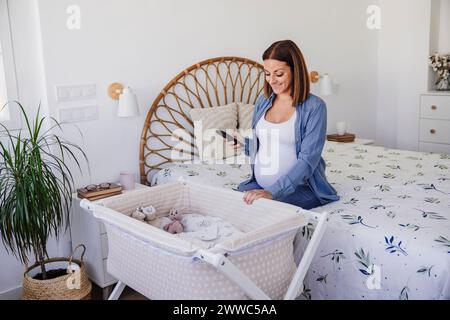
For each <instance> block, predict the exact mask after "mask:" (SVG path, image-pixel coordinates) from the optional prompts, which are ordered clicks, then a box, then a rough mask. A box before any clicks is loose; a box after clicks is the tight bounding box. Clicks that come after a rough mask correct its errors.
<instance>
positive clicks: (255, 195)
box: [243, 189, 273, 204]
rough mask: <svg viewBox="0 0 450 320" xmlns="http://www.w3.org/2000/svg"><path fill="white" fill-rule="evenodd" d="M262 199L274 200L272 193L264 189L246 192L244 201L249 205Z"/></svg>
mask: <svg viewBox="0 0 450 320" xmlns="http://www.w3.org/2000/svg"><path fill="white" fill-rule="evenodd" d="M261 198H265V199H269V200H272V199H273V197H272V193H270V191H267V190H262V189H257V190H250V191H245V192H244V197H243V199H244V201H245V202H246V203H247V204H252V203H253V201H255V200H258V199H261Z"/></svg>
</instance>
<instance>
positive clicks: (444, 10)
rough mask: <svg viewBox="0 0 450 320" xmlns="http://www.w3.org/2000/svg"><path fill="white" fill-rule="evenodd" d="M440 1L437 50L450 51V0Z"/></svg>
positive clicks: (441, 51)
mask: <svg viewBox="0 0 450 320" xmlns="http://www.w3.org/2000/svg"><path fill="white" fill-rule="evenodd" d="M439 1H440V15H439V46H438V52H440V53H450V0H439Z"/></svg>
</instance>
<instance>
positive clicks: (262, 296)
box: [80, 181, 328, 300]
mask: <svg viewBox="0 0 450 320" xmlns="http://www.w3.org/2000/svg"><path fill="white" fill-rule="evenodd" d="M182 184H184V185H190V186H194V187H196V188H198V189H199V190H202V188H203V189H205V188H208V189H211V187H207V186H204V185H201V184H196V183H193V182H190V181H184V182H182ZM164 186H165V187H167V186H168V185H164ZM154 188H161V187H154ZM216 189H217V188H216ZM204 191H205V190H203V192H204ZM222 192H226V193H227V196H229V197H232V198H233V197H234V198H237V197H238V198H239V199H240V197H241V196H240V195H237V194H238V193H239V192H237V191H232V190H225V191H222ZM266 205H267V204H266ZM283 205H286V206H290V205H287V204H283ZM80 206H81V207H82V208H84V209H86V210H88V211H90V212H92V213H93V215H94V216H95V217H97V218H99V219H101V220H102V221H103V222H104V223H106V224H109V223H114V224H115V223H117V222H121V221H123V220H122V219H131V218H114V219H113V218H111V217H109V218H106V217H105V215H104V213H103V212H104V210H105V207H104V206H103V205H102V204H98V203H93V202H91V201H89V200H87V199H83V200H82V201H81V203H80ZM292 207H294V206H292ZM106 210H107V211H108V210H109V209H106ZM296 212H297V213H298V214H302V215H304V217H305V218H307V220H310V221H311V220H312V221H315V222H316V223H317V225H316V227H315V229H314V232H313V234H312V237H311V239H310V241H309V243H308V245H307V247H306V250H305V252H304V254H303V256H302V258H301V260H300V262H299V264H298V266H297V269H296V271H295V273H294V275H293V277H292V279H291V282H290V284H289V286H288V289H287V291H286V293H285V295H284V299H285V300H293V299H295V298H296V297H298V296H299V295H300V294H301V293H302V292H303V289H304V288H303V280H304V278H305V276H306V273H307V271H308V269H309V266H310V264H311V262H312V259H313V258H314V255H315V253H316V251H317V249H318V247H319V244H320V240H321V239H322V237H323V234H324V232H325V230H326V226H327V222H328V213H326V212H323V213H320V214H319V213H316V212H313V211H308V210H303V209H301V208H298V209H297V210H296ZM119 216H121V215H120V214H119ZM110 219H113V220H110ZM112 221H114V222H112ZM120 228H121V232H125V233H126V234H127V236H128V237H132V238H135V237H137V236H135V235H134V234H133V229H130V228H129V227H126V226H121V227H120ZM294 232H298V230H297V231H295V230H294ZM141 236H142V234H141V235H140V237H141ZM136 239H137V238H136ZM142 240H143V239H141V241H142ZM145 241H146V243H147V241H148V246H149V248H153V247H152V240H145ZM152 250H159V249H157V248H154V249H152ZM171 254H172V255H173V254H174V253H173V252H172V253H171ZM189 256H190V258H191V259H192V260H193V261H198V260H200V261H203V262H205V263H207V264H209V265H211V266H212V267H213V268H215V269H216V270H217V271H218V272H220V273H222V274H223V275H224V276H225V277H226V278H227V279H228V280H230V281H231V282H232V283H234V284H235V285H236V286H238V287H239V288H240V289H241V290H242V291H243V292H244V293H245V294H246V295H247V297H248V298H250V299H253V300H270V297H269V296H268V295H267V294H266V293H265V292H263V291H262V290H261V289H260V288H259V287H258V286H257V285H256V284H255V283H254V282H253V281H252V280H251V279H250V278H249V277H248V276H247V275H246V274H244V273H243V272H242V271H241V270H240V269H239V268H238V267H237V266H235V265H234V264H233V263H232V262H231V261H230V260H229V259H228V258H227V254H224V253H217V252H215V251H212V250H203V249H200V248H198V250H195V251H193V252H192V253H191V254H190V255H189ZM126 285H127V284H126V283H125V282H124V281H122V280H120V277H119V282H118V283H117V285H116V286H115V288H114V290H113V292H112V293H111V295H110V296H109V298H108V300H117V299H118V298H119V297H120V295H121V293H122V291H123V290H124V288H125V286H126Z"/></svg>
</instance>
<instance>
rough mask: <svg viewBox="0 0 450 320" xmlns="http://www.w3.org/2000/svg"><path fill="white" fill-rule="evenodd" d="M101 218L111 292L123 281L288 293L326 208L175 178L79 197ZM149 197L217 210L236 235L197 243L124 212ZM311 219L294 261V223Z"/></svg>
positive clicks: (221, 291)
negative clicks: (253, 197) (248, 197)
mask: <svg viewBox="0 0 450 320" xmlns="http://www.w3.org/2000/svg"><path fill="white" fill-rule="evenodd" d="M81 205H82V207H84V208H85V209H88V210H91V211H93V213H94V215H95V217H97V218H99V219H101V220H102V221H103V222H104V223H105V226H106V230H107V233H108V245H109V256H108V262H107V269H108V272H109V273H110V274H111V275H113V276H114V277H115V278H117V279H119V280H120V281H119V283H118V284H117V286H116V288H115V290H114V291H113V293H112V295H111V297H110V299H117V298H118V297H119V296H120V293H121V291H122V290H123V289H124V287H125V285H128V286H130V287H131V288H133V289H134V290H136V291H138V292H140V293H142V294H143V295H145V296H146V297H148V298H150V299H195V300H203V299H209V300H210V299H220V300H228V299H233V300H239V299H248V298H251V299H269V298H271V299H282V298H285V299H294V298H295V297H297V296H298V295H299V294H300V293H301V291H300V289H301V288H302V282H303V278H304V276H305V274H306V271H307V269H308V267H309V265H310V262H311V260H312V258H313V255H314V253H315V251H316V249H317V247H318V244H319V241H320V239H321V237H322V235H323V232H324V229H325V225H326V224H325V223H326V220H327V214H325V213H324V214H321V215H317V214H315V213H313V212H309V211H305V210H302V209H300V208H298V207H296V206H292V205H289V204H285V203H280V202H276V201H270V200H266V199H261V200H258V201H256V202H254V203H253V204H252V205H247V204H245V202H243V201H242V193H240V192H236V191H233V190H226V189H222V188H215V187H209V186H204V185H199V184H194V183H191V182H185V181H180V182H176V183H171V184H165V185H162V186H157V187H153V188H150V189H143V190H137V191H135V192H133V193H130V194H123V195H119V196H116V197H112V198H109V199H108V198H107V199H104V200H103V201H102V202H101V204H93V203H91V202H89V201H88V200H83V201H82V203H81ZM149 205H152V206H154V207H155V208H156V210H157V212H158V214H161V216H163V215H167V213H168V212H169V211H170V209H172V208H179V209H181V210H182V211H185V212H195V213H198V214H202V215H209V216H215V217H219V218H222V219H224V220H227V221H228V222H230V223H232V224H233V225H234V226H235V227H237V228H238V229H240V230H241V231H243V235H239V236H236V237H233V238H231V239H230V240H228V241H226V242H222V243H219V244H217V245H215V246H213V247H212V248H210V249H208V250H204V249H201V248H200V247H197V246H196V245H195V244H193V243H191V242H188V241H186V240H184V239H182V238H179V237H178V236H177V235H172V234H169V233H167V232H165V231H163V230H160V229H158V228H155V227H153V226H150V225H148V224H146V223H143V222H140V221H137V220H135V219H133V218H131V217H129V214H130V213H131V212H132V211H134V210H135V209H136V208H137V207H140V206H149ZM311 218H312V219H315V220H316V222H317V227H316V229H315V232H314V234H313V237H312V239H311V241H310V243H309V245H308V248H307V250H306V252H305V254H304V255H303V257H302V260H301V262H300V264H299V266H298V267H297V266H296V264H295V262H294V255H293V242H294V238H295V236H296V233H297V231H298V229H299V228H301V227H303V226H305V225H307V223H308V221H309V220H310V219H311Z"/></svg>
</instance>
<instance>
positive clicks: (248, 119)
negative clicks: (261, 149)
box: [237, 102, 255, 130]
mask: <svg viewBox="0 0 450 320" xmlns="http://www.w3.org/2000/svg"><path fill="white" fill-rule="evenodd" d="M237 110H238V111H237V113H238V128H239V129H244V130H245V129H251V128H252V119H253V112H255V106H254V105H253V104H245V103H242V102H238V103H237Z"/></svg>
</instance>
